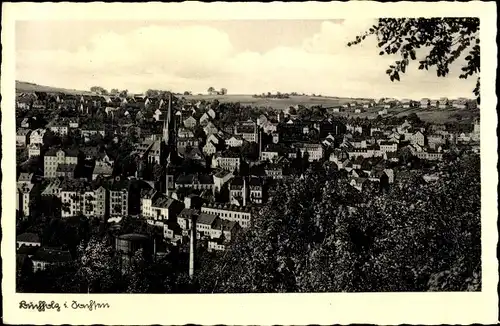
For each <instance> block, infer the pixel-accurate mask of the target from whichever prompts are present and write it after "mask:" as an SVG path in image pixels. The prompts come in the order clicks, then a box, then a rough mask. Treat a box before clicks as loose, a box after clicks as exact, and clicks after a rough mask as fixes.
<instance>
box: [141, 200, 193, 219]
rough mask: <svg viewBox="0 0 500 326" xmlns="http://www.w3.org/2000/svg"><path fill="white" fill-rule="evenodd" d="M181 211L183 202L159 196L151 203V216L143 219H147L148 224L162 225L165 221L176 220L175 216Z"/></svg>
mask: <svg viewBox="0 0 500 326" xmlns="http://www.w3.org/2000/svg"><path fill="white" fill-rule="evenodd" d="M183 209H184V203H183V202H181V201H179V200H176V199H173V198H168V197H166V196H165V195H163V194H160V195H158V196H157V197H156V198H154V200H153V202H152V205H151V213H152V216H145V217H146V218H148V222H149V223H155V224H164V223H165V222H166V221H167V220H175V219H177V216H178V215H179V213H180V212H182V210H183Z"/></svg>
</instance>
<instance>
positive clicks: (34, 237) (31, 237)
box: [16, 232, 40, 243]
mask: <svg viewBox="0 0 500 326" xmlns="http://www.w3.org/2000/svg"><path fill="white" fill-rule="evenodd" d="M16 241H19V242H38V243H39V242H40V237H39V236H38V234H36V233H29V232H26V233H21V234H20V235H18V236H17V237H16Z"/></svg>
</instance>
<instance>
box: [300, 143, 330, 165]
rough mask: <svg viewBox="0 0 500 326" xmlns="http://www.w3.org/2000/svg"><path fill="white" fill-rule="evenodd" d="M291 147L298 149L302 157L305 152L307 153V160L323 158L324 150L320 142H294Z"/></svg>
mask: <svg viewBox="0 0 500 326" xmlns="http://www.w3.org/2000/svg"><path fill="white" fill-rule="evenodd" d="M293 147H294V148H297V149H299V150H300V153H301V155H302V157H304V155H305V153H307V154H308V157H309V162H313V161H319V160H321V159H323V154H324V150H323V146H321V144H315V143H297V144H294V145H293Z"/></svg>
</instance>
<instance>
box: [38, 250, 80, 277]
mask: <svg viewBox="0 0 500 326" xmlns="http://www.w3.org/2000/svg"><path fill="white" fill-rule="evenodd" d="M71 259H72V258H71V254H70V252H69V251H67V250H61V249H56V248H45V247H42V248H40V249H38V250H37V252H36V253H35V254H34V255H33V257H31V260H32V262H33V271H34V272H35V273H36V272H38V271H44V270H45V269H46V268H47V267H48V266H54V265H60V264H64V263H67V262H69V261H71Z"/></svg>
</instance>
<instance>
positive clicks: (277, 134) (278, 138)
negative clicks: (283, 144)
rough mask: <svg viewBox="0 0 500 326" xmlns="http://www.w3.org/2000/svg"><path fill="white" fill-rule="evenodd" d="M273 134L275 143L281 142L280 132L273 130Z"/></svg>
mask: <svg viewBox="0 0 500 326" xmlns="http://www.w3.org/2000/svg"><path fill="white" fill-rule="evenodd" d="M271 135H272V137H273V143H274V144H277V143H279V141H280V134H279V133H277V132H273V133H272V134H271Z"/></svg>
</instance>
